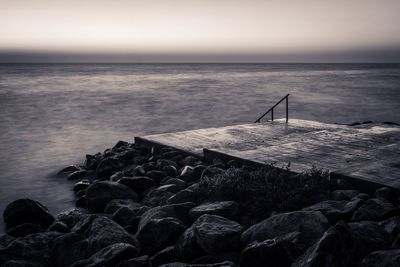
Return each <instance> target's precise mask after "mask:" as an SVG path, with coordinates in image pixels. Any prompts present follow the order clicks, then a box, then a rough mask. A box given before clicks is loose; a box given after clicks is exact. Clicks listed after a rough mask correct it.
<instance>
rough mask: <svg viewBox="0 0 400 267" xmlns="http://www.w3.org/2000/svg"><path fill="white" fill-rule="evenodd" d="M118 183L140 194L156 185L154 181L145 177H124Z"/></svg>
mask: <svg viewBox="0 0 400 267" xmlns="http://www.w3.org/2000/svg"><path fill="white" fill-rule="evenodd" d="M118 183H120V184H123V185H126V186H128V187H129V188H131V189H132V190H134V191H135V192H136V193H138V194H141V193H143V192H144V191H146V190H147V189H149V188H150V187H152V186H155V185H156V183H155V182H154V181H153V179H150V178H149V177H145V176H136V177H133V178H128V177H124V178H121V179H120V180H119V181H118Z"/></svg>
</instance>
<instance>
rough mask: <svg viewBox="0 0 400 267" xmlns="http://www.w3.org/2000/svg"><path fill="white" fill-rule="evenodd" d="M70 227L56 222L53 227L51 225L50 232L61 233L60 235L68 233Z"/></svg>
mask: <svg viewBox="0 0 400 267" xmlns="http://www.w3.org/2000/svg"><path fill="white" fill-rule="evenodd" d="M69 230H70V229H69V227H68V225H66V224H65V223H63V222H60V221H56V222H54V223H53V224H52V225H50V227H49V229H48V231H50V232H59V233H68V232H69Z"/></svg>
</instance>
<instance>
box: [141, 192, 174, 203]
mask: <svg viewBox="0 0 400 267" xmlns="http://www.w3.org/2000/svg"><path fill="white" fill-rule="evenodd" d="M143 195H144V196H143V200H142V203H143V204H144V205H147V206H150V207H156V206H161V205H165V204H167V200H168V199H169V198H170V197H171V196H172V195H173V193H171V192H168V191H166V190H163V189H162V188H161V189H160V188H150V189H149V190H147V191H146V192H144V193H143Z"/></svg>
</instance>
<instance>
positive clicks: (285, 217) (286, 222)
mask: <svg viewBox="0 0 400 267" xmlns="http://www.w3.org/2000/svg"><path fill="white" fill-rule="evenodd" d="M328 227H329V223H328V220H327V219H326V218H325V216H324V215H323V214H322V213H321V212H319V211H294V212H287V213H281V214H278V215H275V216H272V217H270V218H268V219H266V220H264V221H262V222H260V223H258V224H255V225H253V226H251V227H250V228H249V229H247V230H246V231H245V232H244V233H243V234H242V242H243V244H245V245H248V244H250V243H251V242H254V241H264V240H266V239H273V238H275V237H278V236H283V235H286V234H289V233H292V232H299V233H300V235H299V243H300V244H301V245H302V246H303V247H306V248H307V247H309V246H311V245H312V244H313V243H314V242H315V241H317V240H318V239H319V238H320V237H321V236H322V235H323V234H324V232H325V230H326V229H327V228H328Z"/></svg>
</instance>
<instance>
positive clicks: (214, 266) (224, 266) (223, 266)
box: [159, 261, 236, 267]
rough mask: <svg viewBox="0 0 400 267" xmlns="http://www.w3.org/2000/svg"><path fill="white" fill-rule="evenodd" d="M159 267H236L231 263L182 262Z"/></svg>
mask: <svg viewBox="0 0 400 267" xmlns="http://www.w3.org/2000/svg"><path fill="white" fill-rule="evenodd" d="M159 267H236V264H235V263H233V262H231V261H223V262H218V263H211V264H189V263H183V262H172V263H166V264H163V265H160V266H159Z"/></svg>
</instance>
